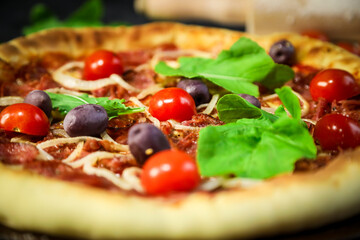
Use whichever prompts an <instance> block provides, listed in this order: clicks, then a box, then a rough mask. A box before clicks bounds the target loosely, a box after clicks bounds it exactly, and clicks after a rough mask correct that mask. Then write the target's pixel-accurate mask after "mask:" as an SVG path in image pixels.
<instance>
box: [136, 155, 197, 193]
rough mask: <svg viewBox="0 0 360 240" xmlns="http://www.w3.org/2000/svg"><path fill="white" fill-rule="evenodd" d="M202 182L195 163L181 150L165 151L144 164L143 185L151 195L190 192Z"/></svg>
mask: <svg viewBox="0 0 360 240" xmlns="http://www.w3.org/2000/svg"><path fill="white" fill-rule="evenodd" d="M199 182H200V175H199V173H198V169H197V166H196V163H195V160H194V159H192V158H191V157H190V156H189V155H188V154H186V153H185V152H182V151H180V150H174V149H172V150H164V151H160V152H158V153H156V154H154V155H153V156H151V157H150V158H149V159H148V160H147V161H146V162H145V164H144V166H143V171H142V174H141V183H142V185H143V186H144V188H145V190H146V192H147V193H149V194H164V193H168V192H171V191H189V190H192V189H194V188H195V187H196V186H197V185H198V184H199Z"/></svg>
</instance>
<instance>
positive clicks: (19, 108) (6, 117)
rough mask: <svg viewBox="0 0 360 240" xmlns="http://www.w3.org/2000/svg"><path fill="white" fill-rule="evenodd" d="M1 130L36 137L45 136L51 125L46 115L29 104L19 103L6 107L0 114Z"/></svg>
mask: <svg viewBox="0 0 360 240" xmlns="http://www.w3.org/2000/svg"><path fill="white" fill-rule="evenodd" d="M0 128H1V129H4V130H6V131H12V132H20V133H25V134H29V135H35V136H45V135H46V134H47V133H48V132H49V128H50V123H49V119H48V118H47V116H46V115H45V113H44V112H43V111H42V110H41V109H40V108H38V107H36V106H34V105H31V104H28V103H17V104H13V105H10V106H8V107H6V108H5V109H4V110H2V112H1V113H0Z"/></svg>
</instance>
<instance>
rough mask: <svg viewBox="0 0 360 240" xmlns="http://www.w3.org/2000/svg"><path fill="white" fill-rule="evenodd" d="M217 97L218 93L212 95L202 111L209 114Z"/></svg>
mask: <svg viewBox="0 0 360 240" xmlns="http://www.w3.org/2000/svg"><path fill="white" fill-rule="evenodd" d="M218 99H219V94H215V95H213V96H212V98H211V100H210V102H209V104H208V106H207V107H206V109H205V110H204V111H203V112H202V113H204V114H208V115H210V113H211V112H212V111H213V109H214V108H215V106H216V103H217V101H218Z"/></svg>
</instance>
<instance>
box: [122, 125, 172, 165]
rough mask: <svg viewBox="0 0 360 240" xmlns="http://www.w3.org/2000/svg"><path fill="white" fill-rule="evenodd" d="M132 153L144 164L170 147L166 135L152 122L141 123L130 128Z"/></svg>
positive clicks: (129, 139)
mask: <svg viewBox="0 0 360 240" xmlns="http://www.w3.org/2000/svg"><path fill="white" fill-rule="evenodd" d="M128 143H129V148H130V151H131V154H132V155H133V156H134V157H135V159H136V161H137V162H138V163H139V164H140V165H143V164H144V163H145V161H146V160H147V159H148V158H149V157H151V156H152V155H154V154H155V153H157V152H160V151H162V150H166V149H170V144H169V141H168V140H167V138H166V136H165V135H164V134H163V133H162V132H161V131H160V129H158V128H157V127H155V126H154V125H152V124H149V123H141V124H137V125H135V126H133V127H131V128H130V130H129V137H128Z"/></svg>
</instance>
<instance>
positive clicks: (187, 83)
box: [177, 79, 210, 106]
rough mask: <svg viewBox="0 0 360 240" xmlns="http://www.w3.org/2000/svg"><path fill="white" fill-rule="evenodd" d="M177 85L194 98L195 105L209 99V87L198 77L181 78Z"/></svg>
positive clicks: (206, 101)
mask: <svg viewBox="0 0 360 240" xmlns="http://www.w3.org/2000/svg"><path fill="white" fill-rule="evenodd" d="M177 87H178V88H182V89H184V90H185V91H186V92H188V93H189V94H190V95H191V97H192V98H193V99H194V101H195V105H196V106H199V105H200V104H203V103H208V102H209V101H210V93H209V89H208V87H207V86H206V84H205V83H203V82H202V81H201V80H199V79H183V80H181V81H180V82H179V83H178V84H177Z"/></svg>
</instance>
